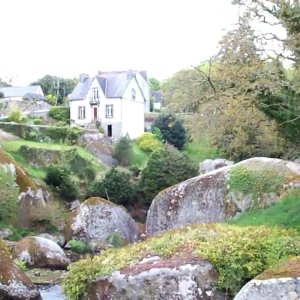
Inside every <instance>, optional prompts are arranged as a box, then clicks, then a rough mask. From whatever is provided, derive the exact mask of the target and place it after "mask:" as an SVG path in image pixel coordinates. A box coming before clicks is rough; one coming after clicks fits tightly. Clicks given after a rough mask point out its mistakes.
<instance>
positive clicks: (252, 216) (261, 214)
mask: <svg viewBox="0 0 300 300" xmlns="http://www.w3.org/2000/svg"><path fill="white" fill-rule="evenodd" d="M228 223H230V224H234V225H237V226H260V225H265V226H269V227H284V228H294V229H296V230H298V231H299V232H300V189H299V188H298V189H295V190H292V191H291V192H289V193H288V194H287V195H286V196H285V197H284V198H283V199H282V201H280V202H277V203H276V204H274V205H273V206H270V207H268V208H265V209H255V210H251V211H249V212H245V213H244V214H242V215H241V216H240V217H238V218H237V219H234V220H231V221H229V222H228Z"/></svg>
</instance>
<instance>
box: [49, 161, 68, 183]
mask: <svg viewBox="0 0 300 300" xmlns="http://www.w3.org/2000/svg"><path fill="white" fill-rule="evenodd" d="M68 175H69V170H68V169H67V168H66V167H65V166H55V165H52V166H49V167H48V168H47V173H46V178H45V182H46V183H47V184H49V185H53V186H55V187H58V186H59V185H60V184H61V182H62V180H63V178H64V177H67V176H68Z"/></svg>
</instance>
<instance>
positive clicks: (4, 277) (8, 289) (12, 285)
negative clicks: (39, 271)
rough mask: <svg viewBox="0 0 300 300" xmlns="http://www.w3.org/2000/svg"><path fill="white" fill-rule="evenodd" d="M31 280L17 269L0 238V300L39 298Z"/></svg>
mask: <svg viewBox="0 0 300 300" xmlns="http://www.w3.org/2000/svg"><path fill="white" fill-rule="evenodd" d="M40 299H41V297H40V293H39V291H38V290H37V288H36V287H35V285H34V284H33V283H32V282H31V280H30V279H29V278H28V277H27V276H26V275H25V274H24V273H23V271H21V270H20V269H18V268H17V267H16V266H15V264H14V263H13V261H12V260H11V258H10V257H9V255H8V253H7V249H6V247H5V245H4V243H3V242H2V241H1V240H0V300H40Z"/></svg>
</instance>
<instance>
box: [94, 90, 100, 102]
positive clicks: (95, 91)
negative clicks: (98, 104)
mask: <svg viewBox="0 0 300 300" xmlns="http://www.w3.org/2000/svg"><path fill="white" fill-rule="evenodd" d="M98 99H99V90H98V89H93V100H94V101H96V100H98Z"/></svg>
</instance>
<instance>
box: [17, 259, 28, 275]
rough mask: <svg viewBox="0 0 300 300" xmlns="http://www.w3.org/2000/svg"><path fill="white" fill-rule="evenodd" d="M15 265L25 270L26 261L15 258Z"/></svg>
mask: <svg viewBox="0 0 300 300" xmlns="http://www.w3.org/2000/svg"><path fill="white" fill-rule="evenodd" d="M14 263H15V265H16V266H17V267H18V268H19V269H20V270H22V271H24V272H25V271H27V266H26V261H24V260H21V259H15V260H14Z"/></svg>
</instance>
